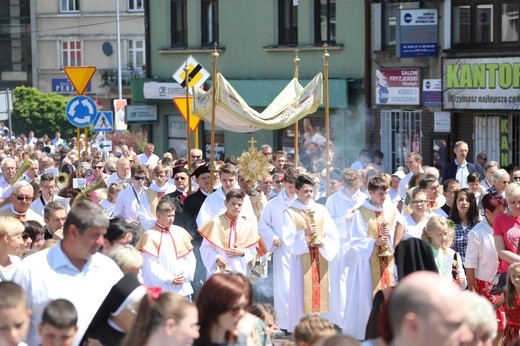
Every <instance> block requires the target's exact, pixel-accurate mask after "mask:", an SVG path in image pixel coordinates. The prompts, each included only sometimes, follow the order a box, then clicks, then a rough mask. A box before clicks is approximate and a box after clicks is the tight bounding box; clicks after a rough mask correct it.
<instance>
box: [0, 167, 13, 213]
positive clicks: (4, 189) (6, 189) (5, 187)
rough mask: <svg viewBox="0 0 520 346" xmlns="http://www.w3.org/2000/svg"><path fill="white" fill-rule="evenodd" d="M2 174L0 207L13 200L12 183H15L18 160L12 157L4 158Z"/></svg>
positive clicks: (0, 180)
mask: <svg viewBox="0 0 520 346" xmlns="http://www.w3.org/2000/svg"><path fill="white" fill-rule="evenodd" d="M0 167H1V169H2V176H1V177H0V207H3V206H5V205H6V204H9V202H11V200H10V199H9V196H10V195H11V185H12V184H13V183H14V181H13V176H14V174H15V173H16V161H15V160H14V159H12V158H10V157H6V158H5V159H3V160H2V164H1V166H0Z"/></svg>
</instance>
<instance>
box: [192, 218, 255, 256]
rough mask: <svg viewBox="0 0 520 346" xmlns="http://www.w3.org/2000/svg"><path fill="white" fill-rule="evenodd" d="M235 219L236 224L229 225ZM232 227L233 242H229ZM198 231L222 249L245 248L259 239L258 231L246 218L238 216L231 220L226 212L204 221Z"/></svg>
mask: <svg viewBox="0 0 520 346" xmlns="http://www.w3.org/2000/svg"><path fill="white" fill-rule="evenodd" d="M235 221H236V224H233V227H231V226H232V222H233V223H234V222H235ZM232 229H235V230H236V240H235V243H234V244H231V231H232ZM198 231H199V233H200V234H201V235H202V236H203V237H204V238H205V239H206V240H207V241H209V242H210V243H211V244H213V245H215V246H216V247H218V248H219V249H222V250H228V249H232V248H236V247H238V248H242V249H246V248H248V247H251V246H255V245H256V243H258V240H259V239H260V236H259V235H258V231H257V230H255V229H254V228H253V227H252V226H251V224H250V223H249V222H248V221H247V220H246V219H244V218H243V217H240V216H239V217H238V219H236V220H231V219H230V218H229V217H228V216H227V215H226V214H223V215H220V216H219V217H218V218H214V219H212V220H210V221H208V222H206V223H205V224H204V225H202V227H201V228H200V229H199V230H198Z"/></svg>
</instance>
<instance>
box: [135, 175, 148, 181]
mask: <svg viewBox="0 0 520 346" xmlns="http://www.w3.org/2000/svg"><path fill="white" fill-rule="evenodd" d="M134 179H135V180H145V179H146V177H139V176H135V177H134Z"/></svg>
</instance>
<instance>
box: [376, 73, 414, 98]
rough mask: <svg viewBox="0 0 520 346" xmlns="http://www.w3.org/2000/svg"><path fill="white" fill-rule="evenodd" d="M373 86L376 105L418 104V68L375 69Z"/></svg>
mask: <svg viewBox="0 0 520 346" xmlns="http://www.w3.org/2000/svg"><path fill="white" fill-rule="evenodd" d="M375 85H376V104H378V105H419V104H420V102H419V101H420V97H419V94H420V75H419V69H418V68H394V69H391V68H385V69H377V70H376V80H375Z"/></svg>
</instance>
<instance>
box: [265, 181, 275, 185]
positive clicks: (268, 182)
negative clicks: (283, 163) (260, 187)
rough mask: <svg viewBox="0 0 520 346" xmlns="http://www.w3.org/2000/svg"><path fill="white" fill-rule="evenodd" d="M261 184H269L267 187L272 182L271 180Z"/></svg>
mask: <svg viewBox="0 0 520 346" xmlns="http://www.w3.org/2000/svg"><path fill="white" fill-rule="evenodd" d="M263 183H264V184H269V185H270V184H272V183H273V182H272V181H271V180H269V181H263Z"/></svg>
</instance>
